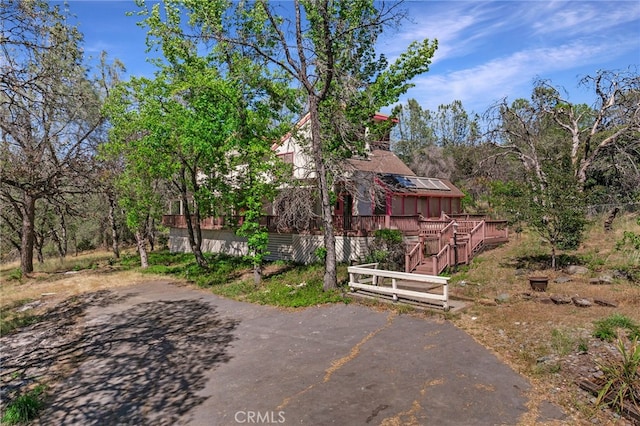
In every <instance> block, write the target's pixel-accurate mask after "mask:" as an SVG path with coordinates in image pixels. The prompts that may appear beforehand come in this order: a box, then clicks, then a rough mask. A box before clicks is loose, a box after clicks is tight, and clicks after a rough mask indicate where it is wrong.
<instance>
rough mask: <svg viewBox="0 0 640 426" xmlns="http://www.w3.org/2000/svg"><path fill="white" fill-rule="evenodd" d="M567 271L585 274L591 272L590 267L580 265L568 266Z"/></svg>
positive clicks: (572, 273) (571, 273)
mask: <svg viewBox="0 0 640 426" xmlns="http://www.w3.org/2000/svg"><path fill="white" fill-rule="evenodd" d="M566 272H567V274H569V275H584V274H588V273H589V268H586V267H584V266H579V265H570V266H567V270H566Z"/></svg>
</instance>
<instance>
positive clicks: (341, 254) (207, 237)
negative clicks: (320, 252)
mask: <svg viewBox="0 0 640 426" xmlns="http://www.w3.org/2000/svg"><path fill="white" fill-rule="evenodd" d="M202 238H203V241H202V251H204V252H210V253H224V254H228V255H231V256H242V255H245V254H247V242H246V239H245V238H242V237H238V236H237V235H235V234H234V233H233V232H232V231H230V230H220V231H212V230H203V231H202ZM320 247H324V244H323V238H322V235H300V234H278V233H270V234H269V245H268V251H269V252H270V254H269V255H268V256H267V260H288V261H293V262H299V263H313V262H316V261H318V259H317V258H316V254H315V253H316V250H317V249H318V248H320ZM169 249H170V250H171V251H172V252H174V253H175V252H184V253H188V252H190V251H191V247H190V246H189V237H188V234H187V230H186V229H179V228H171V231H170V233H169ZM367 253H368V239H367V238H366V237H343V236H336V257H337V261H338V262H341V263H349V262H357V261H360V260H362V259H363V258H364V257H365V256H366V254H367Z"/></svg>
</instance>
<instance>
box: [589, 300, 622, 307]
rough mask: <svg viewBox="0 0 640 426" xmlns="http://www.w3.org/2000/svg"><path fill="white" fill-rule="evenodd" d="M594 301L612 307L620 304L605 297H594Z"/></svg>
mask: <svg viewBox="0 0 640 426" xmlns="http://www.w3.org/2000/svg"><path fill="white" fill-rule="evenodd" d="M593 303H595V304H596V305H600V306H608V307H611V308H615V307H617V306H618V304H617V303H615V302H611V301H609V300H605V299H593Z"/></svg>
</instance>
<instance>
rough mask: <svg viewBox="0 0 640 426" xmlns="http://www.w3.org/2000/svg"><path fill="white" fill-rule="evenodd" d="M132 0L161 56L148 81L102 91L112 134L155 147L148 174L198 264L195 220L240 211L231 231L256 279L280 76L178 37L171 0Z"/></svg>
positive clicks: (283, 99)
mask: <svg viewBox="0 0 640 426" xmlns="http://www.w3.org/2000/svg"><path fill="white" fill-rule="evenodd" d="M140 5H141V6H142V10H141V12H140V14H141V15H144V16H145V19H144V20H143V21H142V22H141V25H143V26H145V27H146V28H148V41H147V43H148V46H149V48H152V47H159V48H161V50H162V52H163V56H164V59H165V62H158V63H157V65H158V68H159V70H158V72H157V73H156V77H155V79H154V80H153V81H149V80H145V79H134V80H132V82H131V83H129V84H128V85H127V87H128V89H126V90H125V92H124V93H122V92H121V93H120V95H119V96H117V97H114V98H113V99H112V102H110V107H111V108H112V116H113V117H114V121H115V123H116V125H115V126H114V127H115V129H114V136H116V134H117V139H119V140H126V141H127V143H128V144H134V145H138V146H141V147H147V146H152V147H153V149H154V150H155V154H154V153H151V152H149V153H148V154H149V155H152V156H154V155H155V156H154V161H153V162H154V164H155V166H154V167H155V169H154V170H156V171H157V173H156V174H155V176H156V177H158V178H162V179H166V180H169V181H171V182H172V183H173V186H174V187H175V188H176V189H177V191H178V193H179V194H180V196H181V199H182V202H183V206H184V208H185V209H186V211H185V216H186V219H187V229H188V234H189V241H190V245H191V249H192V252H193V253H194V254H195V256H196V260H197V262H198V264H199V265H200V266H203V267H204V266H206V261H205V258H204V256H203V255H202V250H201V244H202V231H201V229H200V219H201V218H202V217H204V216H206V215H212V214H218V215H222V214H224V213H236V214H237V213H241V214H243V215H244V218H243V220H242V222H241V224H240V226H239V228H238V229H237V232H238V233H239V234H240V235H242V236H245V237H247V239H248V245H249V250H250V255H251V258H252V260H253V261H254V268H255V272H256V274H255V276H256V282H259V280H260V276H261V264H262V260H263V258H264V256H265V255H266V252H265V248H266V243H267V238H266V237H267V233H266V230H265V229H264V228H263V227H262V226H261V225H260V217H261V216H262V205H263V203H264V201H265V200H267V199H268V198H269V197H270V194H271V193H272V192H273V190H274V189H273V188H275V187H276V186H277V185H278V183H279V182H278V179H277V174H276V173H275V171H276V170H277V167H275V166H274V164H275V162H276V161H275V155H274V153H273V152H272V151H271V149H270V147H271V144H272V141H273V140H275V139H276V138H278V137H280V136H281V135H282V134H283V132H284V127H283V126H284V123H282V122H281V121H282V114H281V113H280V111H281V110H282V105H283V103H287V102H290V101H291V98H290V96H289V92H290V90H289V89H288V84H286V83H287V81H286V80H283V79H282V78H281V77H280V76H278V75H277V73H274V72H272V71H270V70H269V69H268V68H267V67H266V66H265V65H264V64H263V61H260V59H259V58H250V57H247V56H246V55H241V54H239V52H237V51H235V50H234V49H233V48H232V46H230V45H225V44H223V43H220V44H218V45H217V46H216V48H215V49H212V50H211V51H210V52H208V53H206V54H201V52H202V46H199V45H198V43H197V42H195V41H194V40H193V39H190V38H189V37H184V36H183V28H186V27H188V26H189V24H188V23H187V22H183V18H184V17H185V14H184V13H183V12H184V10H182V9H181V8H180V7H179V5H178V4H177V3H175V2H166V3H165V4H164V7H161V5H160V4H155V5H154V6H153V7H152V8H151V9H148V8H146V7H145V6H144V4H143V3H140ZM189 19H191V18H189ZM256 59H257V60H256ZM279 122H280V123H279ZM119 152H123V151H122V149H119ZM138 161H148V157H145V158H139V159H137V160H135V161H134V163H135V162H138ZM192 200H193V203H192V204H191V203H190V201H192ZM221 206H222V207H221ZM191 208H192V209H193V210H190V209H191ZM192 213H193V214H192Z"/></svg>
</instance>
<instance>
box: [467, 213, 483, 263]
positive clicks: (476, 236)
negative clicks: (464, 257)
mask: <svg viewBox="0 0 640 426" xmlns="http://www.w3.org/2000/svg"><path fill="white" fill-rule="evenodd" d="M484 227H485V222H484V220H482V221H480V222H479V223H478V224H477V225H476V226H474V227H473V229H472V230H471V232H469V255H470V256H471V254H472V253H473V252H475V250H476V248H478V247H479V246H480V245H482V243H483V242H484Z"/></svg>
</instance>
